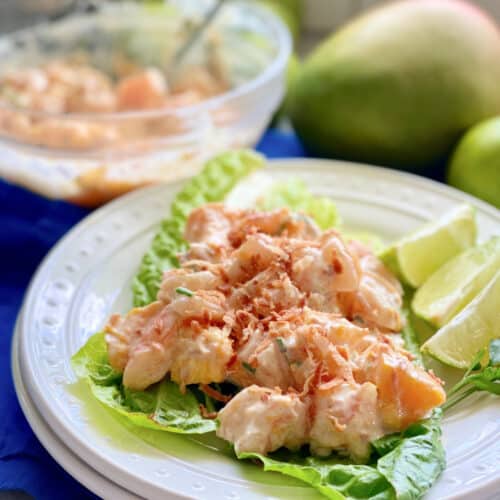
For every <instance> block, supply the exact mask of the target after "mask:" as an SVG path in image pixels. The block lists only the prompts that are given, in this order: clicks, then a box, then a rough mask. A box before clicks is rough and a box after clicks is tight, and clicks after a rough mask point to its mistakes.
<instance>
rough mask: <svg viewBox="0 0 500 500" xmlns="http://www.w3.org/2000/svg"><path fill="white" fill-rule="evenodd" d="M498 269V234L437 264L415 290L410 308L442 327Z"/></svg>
mask: <svg viewBox="0 0 500 500" xmlns="http://www.w3.org/2000/svg"><path fill="white" fill-rule="evenodd" d="M499 269H500V236H498V237H493V238H491V239H490V240H488V241H487V242H486V243H483V244H482V245H479V246H477V247H472V248H469V249H468V250H466V251H465V252H462V253H461V254H459V255H457V256H456V257H455V258H453V259H451V260H449V261H448V262H447V263H446V264H444V266H441V267H440V268H439V269H438V270H437V271H436V272H435V273H434V274H432V275H431V276H430V277H429V279H428V280H427V281H426V282H425V283H424V284H423V285H422V286H421V287H420V288H419V289H418V290H417V292H416V293H415V295H414V296H413V300H412V303H411V307H412V309H413V312H414V313H415V314H417V315H418V316H420V317H421V318H424V319H425V320H426V321H428V322H429V323H431V324H432V325H434V326H437V327H442V326H443V325H445V324H446V323H448V321H450V319H451V318H453V317H454V316H455V315H456V314H457V313H459V312H460V311H461V310H462V309H463V308H464V307H465V306H466V305H467V304H468V303H469V302H470V301H471V300H472V299H473V298H474V297H475V296H476V295H477V294H478V293H479V292H480V291H481V290H482V289H483V288H484V287H485V286H486V284H487V283H488V282H489V281H490V280H491V279H492V277H493V276H494V275H495V273H496V272H497V271H498V270H499Z"/></svg>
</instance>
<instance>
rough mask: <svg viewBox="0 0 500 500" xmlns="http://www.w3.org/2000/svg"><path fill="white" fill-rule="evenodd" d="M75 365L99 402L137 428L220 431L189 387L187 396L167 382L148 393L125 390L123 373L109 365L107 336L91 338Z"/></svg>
mask: <svg viewBox="0 0 500 500" xmlns="http://www.w3.org/2000/svg"><path fill="white" fill-rule="evenodd" d="M71 364H72V366H73V370H74V371H75V373H76V375H77V376H78V377H79V378H81V379H84V380H86V381H87V382H88V384H89V385H90V389H91V391H92V394H93V395H94V396H95V398H96V399H98V400H99V401H100V402H101V403H102V404H103V405H105V406H106V407H107V408H109V409H110V410H112V411H113V412H116V413H118V414H120V415H122V416H123V417H126V418H127V419H128V420H129V421H130V422H131V423H133V424H134V425H137V426H139V427H147V428H149V429H157V430H163V431H168V432H177V433H184V434H203V433H206V432H212V431H214V430H215V429H216V428H217V423H216V422H215V420H210V419H206V418H203V417H202V415H201V413H200V403H201V402H202V400H201V399H200V398H199V397H197V394H196V393H195V391H194V390H191V389H189V388H186V392H185V393H184V394H183V393H182V392H181V391H180V388H179V386H178V385H177V384H176V383H175V382H171V381H170V380H167V379H165V380H163V381H162V382H160V383H158V384H155V385H153V386H151V387H149V388H148V389H146V390H145V391H132V390H130V389H127V388H126V387H124V386H123V384H122V376H121V374H120V373H117V372H116V371H115V370H114V369H113V367H112V366H111V365H110V364H109V360H108V352H107V347H106V341H105V340H104V333H97V334H95V335H93V336H92V337H90V339H89V340H88V341H87V343H86V344H85V345H84V346H83V347H82V348H81V349H80V350H79V351H78V352H77V353H76V354H75V355H74V356H73V357H72V358H71ZM203 402H204V403H205V404H206V405H207V406H208V405H209V404H210V402H208V403H207V401H206V400H204V401H203ZM208 409H209V410H211V409H212V408H208Z"/></svg>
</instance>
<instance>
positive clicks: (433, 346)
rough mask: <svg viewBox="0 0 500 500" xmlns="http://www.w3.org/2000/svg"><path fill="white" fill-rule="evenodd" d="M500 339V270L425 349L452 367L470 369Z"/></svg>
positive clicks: (426, 344) (438, 332)
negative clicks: (477, 358) (489, 345)
mask: <svg viewBox="0 0 500 500" xmlns="http://www.w3.org/2000/svg"><path fill="white" fill-rule="evenodd" d="M495 338H500V271H498V272H497V273H496V275H495V276H494V278H493V279H492V280H491V281H490V282H489V283H488V285H487V286H486V288H485V289H484V290H483V291H482V292H481V293H480V294H479V295H477V296H476V298H475V299H474V300H473V301H472V302H470V303H469V304H468V305H467V306H466V307H465V309H463V310H462V311H461V312H460V313H459V314H457V315H456V316H455V317H454V318H453V319H452V320H451V321H450V322H449V323H448V324H446V325H445V326H443V328H441V329H440V330H438V331H437V332H436V334H435V335H434V336H432V337H431V338H430V339H429V340H428V341H427V342H425V344H424V345H423V346H422V348H421V349H422V352H424V353H425V354H429V355H430V356H432V357H434V358H436V359H437V360H439V361H441V362H442V363H445V364H447V365H450V366H454V367H456V368H467V367H468V366H469V365H470V364H471V362H472V360H473V358H474V356H475V355H476V353H477V352H478V351H479V350H480V349H482V348H485V347H487V346H488V344H489V342H490V341H491V340H493V339H495Z"/></svg>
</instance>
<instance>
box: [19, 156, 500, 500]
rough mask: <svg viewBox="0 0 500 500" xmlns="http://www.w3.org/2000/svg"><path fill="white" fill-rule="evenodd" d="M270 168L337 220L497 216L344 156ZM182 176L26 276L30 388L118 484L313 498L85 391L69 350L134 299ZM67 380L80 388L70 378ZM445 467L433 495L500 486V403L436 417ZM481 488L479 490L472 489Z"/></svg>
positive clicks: (124, 203)
mask: <svg viewBox="0 0 500 500" xmlns="http://www.w3.org/2000/svg"><path fill="white" fill-rule="evenodd" d="M268 171H269V173H271V174H272V175H273V176H274V177H275V178H276V179H281V180H283V179H288V178H290V177H291V176H298V177H301V178H303V179H304V180H305V181H306V182H307V184H308V185H309V186H310V188H311V189H312V191H313V192H314V193H316V194H318V195H324V196H329V197H332V198H333V199H334V200H335V201H336V203H337V205H338V207H339V211H340V213H341V215H342V217H343V219H344V221H345V223H346V224H347V225H348V226H350V227H351V228H353V229H365V230H368V231H374V232H376V233H378V234H380V235H382V236H383V237H384V238H387V239H393V238H396V237H399V236H401V235H402V234H404V233H406V232H408V231H410V230H412V229H413V228H415V227H417V226H419V225H420V224H421V223H422V222H424V221H427V220H430V219H433V218H436V217H438V216H439V215H441V214H442V213H443V212H445V211H446V210H449V209H450V208H451V207H453V206H455V205H456V204H458V203H461V202H463V201H464V200H465V201H469V202H472V203H473V204H474V205H475V206H476V207H477V219H478V224H479V237H480V239H485V238H487V237H489V236H491V235H493V234H495V233H497V234H498V231H499V227H500V213H499V212H498V211H497V210H496V209H494V208H492V207H491V206H489V205H486V204H484V203H481V202H479V201H477V200H474V199H473V198H471V197H468V196H466V195H464V194H462V193H460V192H458V191H456V190H453V189H450V188H447V187H446V186H443V185H440V184H437V183H435V182H432V181H429V180H426V179H423V178H419V177H415V176H412V175H409V174H403V173H400V172H395V171H391V170H385V169H381V168H375V167H369V166H363V165H355V164H351V163H347V162H333V161H320V160H284V161H278V162H273V163H272V165H271V166H270V168H269V169H268ZM179 187H180V184H179V183H176V184H171V185H166V186H157V187H153V188H148V189H145V190H142V191H138V192H135V193H133V194H131V195H128V196H126V197H123V198H121V199H119V200H117V201H115V202H113V203H110V204H109V205H107V206H105V207H104V208H102V209H100V210H98V211H96V212H95V213H94V214H92V215H91V216H90V217H88V218H87V219H85V220H84V221H83V222H81V223H80V224H79V225H78V226H77V227H76V228H75V229H73V230H72V231H71V232H70V233H69V234H68V235H67V236H66V237H65V238H64V239H63V241H61V243H59V244H58V245H57V246H56V248H55V249H54V250H53V251H52V252H51V253H50V255H49V256H48V257H47V258H46V259H45V261H44V263H43V264H42V266H41V267H40V269H39V271H38V272H37V274H36V276H35V278H34V279H33V282H32V284H31V286H30V289H29V292H28V294H27V298H26V300H25V305H24V311H25V312H24V314H23V316H22V318H21V322H20V333H21V335H20V338H19V342H20V346H19V347H20V355H21V363H22V366H23V375H25V376H26V378H25V383H26V386H27V389H28V391H29V394H30V396H31V398H32V399H33V401H34V403H35V404H36V406H37V408H38V410H39V411H40V413H41V415H42V416H43V417H44V419H45V421H47V422H50V424H51V427H52V428H53V430H54V432H55V433H56V434H57V435H58V436H59V437H60V439H62V441H64V443H66V444H67V445H68V446H69V447H70V448H71V449H72V450H73V451H74V452H75V453H76V454H77V455H78V456H79V457H80V458H81V459H83V460H84V461H85V462H87V463H91V464H92V466H93V467H94V468H95V469H96V470H97V471H99V472H100V473H101V474H103V475H105V476H107V477H109V478H110V479H111V480H112V481H114V482H115V483H117V484H119V485H121V486H123V487H124V488H125V489H127V490H129V491H132V492H134V493H136V494H138V495H141V496H146V497H149V498H160V497H165V495H168V494H175V495H178V496H184V497H186V496H187V497H194V498H203V499H206V500H210V499H217V500H219V499H223V498H227V499H229V500H236V499H238V498H244V499H257V498H263V497H265V498H270V497H273V498H287V499H291V498H304V497H307V498H319V496H316V495H315V493H314V492H313V490H311V489H309V488H307V487H304V486H303V485H302V484H301V483H299V482H298V481H295V480H292V479H287V478H284V477H282V476H280V475H279V474H271V473H263V472H261V471H260V469H259V468H258V467H256V466H255V465H253V464H251V463H242V462H238V461H237V460H234V459H233V458H232V457H230V456H229V455H226V454H224V453H222V452H218V451H216V450H214V449H213V447H214V446H217V445H216V443H215V442H211V441H210V439H206V438H202V439H197V438H193V437H191V438H189V437H185V436H178V435H173V434H168V433H161V432H158V431H149V430H145V431H144V432H143V433H142V436H141V438H140V437H138V436H137V435H136V434H133V433H131V432H129V431H128V430H127V429H126V428H125V427H123V426H122V425H120V424H119V423H118V422H117V421H116V420H114V419H113V417H111V416H110V415H109V414H108V412H107V411H105V410H104V409H103V408H102V407H101V406H100V405H99V404H97V403H96V402H94V401H93V400H92V398H89V397H83V398H82V394H81V389H80V388H81V384H79V385H76V386H75V385H74V384H73V385H68V384H72V383H73V382H74V381H75V376H74V374H73V372H72V370H71V367H70V364H69V359H70V357H71V355H72V354H73V353H74V352H75V351H76V350H77V349H78V348H79V347H80V346H81V345H83V344H84V342H85V341H86V339H87V338H88V337H89V336H90V335H92V334H93V333H94V332H95V331H98V330H99V328H100V327H102V325H103V323H104V322H105V319H106V318H107V316H108V315H109V314H110V313H111V312H114V311H125V310H127V309H128V308H129V307H130V305H131V294H130V281H131V278H132V276H133V275H134V274H135V272H136V269H137V265H138V262H139V260H140V257H141V255H142V254H143V252H144V251H145V250H146V249H147V247H148V245H149V243H150V240H151V236H152V235H153V233H154V231H155V229H156V227H157V223H158V221H159V220H160V219H161V218H162V217H164V216H165V215H166V214H167V213H168V207H169V205H170V203H171V201H172V198H173V196H175V194H176V192H177V191H178V190H179ZM75 387H76V388H77V389H75ZM443 430H444V443H445V446H446V451H447V456H448V468H447V470H446V471H445V473H444V474H443V475H442V477H441V479H440V480H439V482H438V483H437V484H436V486H435V487H434V488H433V489H432V491H431V492H430V493H429V496H428V497H429V498H433V499H451V498H464V499H465V498H472V497H471V495H474V498H486V497H488V496H490V495H494V494H495V493H497V492H498V490H499V489H500V478H499V473H500V404H499V403H498V400H496V401H495V400H494V399H493V398H490V397H478V398H476V399H474V400H473V401H471V402H470V403H469V404H468V405H467V407H465V408H464V407H462V409H460V410H458V411H457V412H455V413H454V414H452V415H451V416H450V417H448V418H447V420H446V422H445V424H444V428H443ZM476 495H480V496H476Z"/></svg>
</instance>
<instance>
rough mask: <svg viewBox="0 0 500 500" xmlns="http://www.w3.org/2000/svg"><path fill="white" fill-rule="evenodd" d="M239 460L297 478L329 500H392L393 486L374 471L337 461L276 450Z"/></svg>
mask: <svg viewBox="0 0 500 500" xmlns="http://www.w3.org/2000/svg"><path fill="white" fill-rule="evenodd" d="M238 458H240V459H245V458H251V459H257V460H259V461H260V462H262V465H263V467H264V470H265V471H274V472H281V473H282V474H285V475H287V476H292V477H294V478H296V479H300V480H302V481H304V482H305V483H307V484H310V485H311V486H312V487H314V488H315V489H317V490H318V491H319V492H321V493H322V494H323V495H324V496H325V497H327V498H330V499H332V500H342V499H356V500H365V499H366V500H368V499H371V500H395V499H396V496H395V493H394V489H393V487H392V486H391V485H390V483H389V482H388V481H387V479H386V478H385V477H384V476H383V475H382V474H381V473H380V472H379V471H378V470H377V469H376V468H375V467H371V466H368V465H353V464H345V463H339V459H337V458H328V459H321V458H317V457H312V456H301V455H300V454H299V453H291V452H286V450H280V451H279V452H276V453H273V454H271V455H270V456H264V455H260V454H258V453H240V455H239V456H238Z"/></svg>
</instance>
